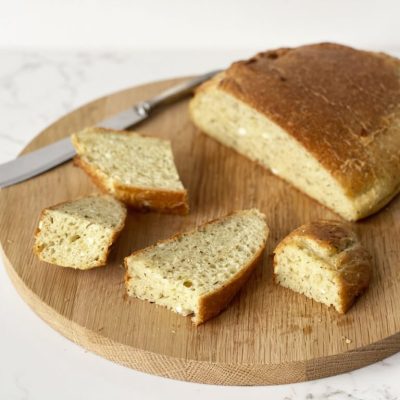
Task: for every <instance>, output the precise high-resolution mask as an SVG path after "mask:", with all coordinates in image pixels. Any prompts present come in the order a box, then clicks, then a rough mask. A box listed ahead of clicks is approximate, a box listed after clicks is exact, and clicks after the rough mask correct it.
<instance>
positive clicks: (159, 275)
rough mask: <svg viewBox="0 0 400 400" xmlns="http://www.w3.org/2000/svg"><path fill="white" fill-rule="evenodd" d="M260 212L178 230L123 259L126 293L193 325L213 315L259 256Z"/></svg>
mask: <svg viewBox="0 0 400 400" xmlns="http://www.w3.org/2000/svg"><path fill="white" fill-rule="evenodd" d="M268 232H269V230H268V226H267V223H266V221H265V216H264V215H263V214H262V213H260V212H259V211H258V210H256V209H251V210H242V211H237V212H235V213H233V214H230V215H228V216H226V217H223V218H220V219H217V220H214V221H211V222H209V223H207V224H204V225H202V226H200V227H198V228H197V229H196V230H194V231H191V232H187V233H183V234H178V235H176V236H174V237H172V238H170V239H167V240H164V241H160V242H158V243H156V244H155V245H154V246H150V247H148V248H145V249H143V250H139V251H137V252H135V253H133V254H132V255H130V256H129V257H127V258H126V259H125V268H126V277H125V282H126V289H127V292H128V294H129V295H131V296H136V297H138V298H139V299H143V300H148V301H150V302H154V303H156V304H158V305H162V306H165V307H167V308H168V309H170V310H172V311H174V312H176V313H178V314H181V315H185V316H186V315H191V314H194V316H193V318H192V321H193V322H194V323H195V324H196V325H198V324H201V323H203V322H205V321H207V320H208V319H210V318H212V317H214V316H216V315H217V314H219V313H220V312H221V311H222V310H223V309H224V308H225V307H226V306H227V305H228V304H229V302H230V301H231V299H232V298H233V296H234V295H235V294H236V293H237V292H238V291H239V289H240V288H241V287H242V286H243V285H244V283H245V282H246V281H247V279H248V277H249V276H250V274H251V272H252V271H253V269H254V268H255V266H256V265H257V261H258V260H259V259H260V257H261V256H262V253H263V250H264V248H265V244H266V240H267V237H268Z"/></svg>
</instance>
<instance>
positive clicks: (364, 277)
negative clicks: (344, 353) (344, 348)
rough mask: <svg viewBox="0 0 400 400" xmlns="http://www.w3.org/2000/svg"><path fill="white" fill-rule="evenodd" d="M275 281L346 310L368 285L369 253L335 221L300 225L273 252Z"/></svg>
mask: <svg viewBox="0 0 400 400" xmlns="http://www.w3.org/2000/svg"><path fill="white" fill-rule="evenodd" d="M274 276H275V282H276V283H278V284H280V285H282V286H283V287H286V288H289V289H292V290H294V291H295V292H298V293H302V294H304V295H305V296H307V297H309V298H310V299H313V300H315V301H318V302H320V303H323V304H326V305H327V306H331V305H332V306H333V307H334V308H335V309H336V310H337V311H338V312H339V313H341V314H343V313H345V312H346V311H347V310H348V309H349V308H350V307H351V306H352V304H353V303H354V301H355V299H356V297H357V296H358V295H360V294H361V293H362V292H363V291H364V290H365V289H366V288H367V287H368V285H369V281H370V278H371V265H370V256H369V254H368V252H367V250H366V249H365V248H364V247H362V245H361V244H360V242H359V240H358V239H357V236H356V235H355V233H354V232H352V231H351V230H350V229H349V228H348V227H347V226H346V225H344V224H343V223H341V222H338V221H330V220H321V221H316V222H312V223H310V224H306V225H303V226H301V227H300V228H298V229H296V230H294V231H293V232H292V233H290V234H289V235H288V236H287V237H286V238H285V239H283V240H282V241H281V242H280V243H279V245H278V246H277V248H276V249H275V252H274Z"/></svg>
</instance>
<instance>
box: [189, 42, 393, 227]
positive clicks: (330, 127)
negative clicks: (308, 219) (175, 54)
mask: <svg viewBox="0 0 400 400" xmlns="http://www.w3.org/2000/svg"><path fill="white" fill-rule="evenodd" d="M190 113H191V118H192V120H193V122H194V123H195V125H197V126H198V128H200V129H201V130H202V131H203V132H204V133H206V134H208V135H210V136H211V137H213V138H214V139H216V140H218V141H219V142H221V143H223V144H224V145H226V146H229V147H231V148H233V149H235V150H236V151H238V152H239V153H241V154H243V155H245V156H246V157H248V158H250V159H251V160H254V161H256V162H258V163H259V164H261V165H262V166H264V167H266V168H268V169H270V170H271V171H272V172H273V173H274V174H276V175H278V176H280V177H282V178H283V179H284V180H286V181H287V182H289V183H290V184H292V185H293V186H295V187H296V188H297V189H299V190H301V191H302V192H304V193H305V194H307V195H308V196H310V197H312V198H314V199H316V200H317V201H318V202H320V203H321V204H323V205H325V206H326V207H328V208H330V209H332V210H333V211H335V212H336V213H338V214H339V215H340V216H342V217H343V218H345V219H347V220H350V221H355V220H359V219H361V218H363V217H366V216H368V215H370V214H373V213H375V212H376V211H378V210H380V209H381V208H382V207H383V206H384V205H385V204H387V203H388V202H389V201H390V200H391V199H392V198H393V197H394V196H395V195H396V194H397V193H398V192H399V190H400V61H399V60H397V59H395V58H393V57H390V56H388V55H386V54H383V53H373V52H367V51H360V50H355V49H353V48H350V47H347V46H342V45H338V44H332V43H321V44H314V45H308V46H301V47H297V48H283V49H278V50H272V51H267V52H264V53H260V54H257V55H256V56H255V57H253V58H251V59H249V60H247V61H240V62H237V63H234V64H233V65H232V66H231V67H230V68H228V69H227V70H226V71H224V72H222V73H220V74H218V75H217V76H215V77H214V78H213V79H212V80H210V81H208V82H206V83H204V84H203V85H202V86H200V88H199V89H198V90H197V92H196V95H195V96H194V98H193V99H192V101H191V103H190Z"/></svg>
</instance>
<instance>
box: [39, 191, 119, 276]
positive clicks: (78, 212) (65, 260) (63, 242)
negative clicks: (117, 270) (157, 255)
mask: <svg viewBox="0 0 400 400" xmlns="http://www.w3.org/2000/svg"><path fill="white" fill-rule="evenodd" d="M125 219H126V207H125V206H124V205H123V204H122V203H120V202H119V201H118V200H115V199H114V198H113V197H112V196H108V195H102V196H99V195H93V196H87V197H82V198H80V199H77V200H73V201H68V202H65V203H61V204H57V205H55V206H53V207H49V208H46V209H44V210H43V211H42V213H41V215H40V220H39V225H38V228H37V230H36V234H35V244H34V248H33V249H34V252H35V254H36V255H37V256H38V257H39V258H40V259H41V260H42V261H45V262H48V263H50V264H56V265H59V266H62V267H70V268H75V269H90V268H94V267H100V266H103V265H105V264H106V262H107V257H108V254H109V251H110V248H111V245H112V244H113V243H114V242H115V240H116V239H117V237H118V235H119V233H120V232H121V230H122V228H123V227H124V225H125Z"/></svg>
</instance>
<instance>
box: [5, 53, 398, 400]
mask: <svg viewBox="0 0 400 400" xmlns="http://www.w3.org/2000/svg"><path fill="white" fill-rule="evenodd" d="M252 52H253V49H251V50H248V51H229V52H221V51H217V50H213V51H212V50H211V51H204V50H203V51H198V52H196V51H191V52H188V51H178V50H176V51H173V52H171V51H169V52H168V53H166V52H165V51H132V52H108V53H99V52H95V53H88V52H80V53H77V52H70V51H62V52H51V51H47V52H46V51H40V52H39V51H36V52H33V51H21V50H18V51H17V50H15V51H6V50H1V51H0V60H1V62H0V115H1V124H0V163H1V162H4V161H7V160H10V159H12V158H14V157H15V156H16V155H17V153H18V152H19V151H20V150H21V149H22V148H23V146H24V145H25V144H26V143H27V142H28V141H29V140H31V139H32V138H33V137H34V136H35V135H36V134H37V133H38V132H40V131H41V130H42V129H43V128H45V127H46V126H47V125H49V124H50V123H52V122H53V121H54V120H56V119H57V118H59V117H61V116H62V115H64V114H65V113H67V112H69V111H71V110H73V109H74V108H76V107H78V106H80V105H82V104H84V103H86V102H88V101H90V100H93V99H95V98H97V97H99V96H103V95H105V94H108V93H110V92H114V91H117V90H120V89H124V88H126V87H129V86H133V85H135V84H138V83H144V82H146V81H151V80H157V79H164V78H168V77H173V76H179V75H190V74H196V73H201V72H205V71H208V70H211V69H214V68H219V67H224V66H226V65H227V64H228V63H229V62H230V61H231V60H235V59H237V58H240V57H243V56H247V55H250V54H251V53H252ZM172 61H173V62H172ZM2 212H4V210H2ZM0 264H1V265H0V282H1V285H0V320H1V321H2V328H1V329H0V399H7V400H8V399H29V400H31V399H50V398H57V399H60V400H62V399H81V398H82V399H91V398H96V399H97V400H101V399H110V398H112V399H122V398H128V396H129V397H132V396H133V397H134V398H139V399H143V400H147V399H159V398H160V397H161V396H163V397H164V398H174V399H184V398H190V399H192V400H195V399H204V398H207V399H212V398H216V399H217V398H218V399H220V398H227V397H228V396H229V398H232V399H243V398H246V399H261V398H263V399H264V398H274V399H281V400H291V399H307V400H311V399H335V400H336V399H354V400H356V399H357V400H359V399H365V400H369V399H371V400H379V399H388V400H389V399H390V400H394V399H399V398H400V379H399V377H400V353H399V354H397V355H395V356H392V357H390V358H388V359H386V360H384V361H382V362H379V363H377V364H374V365H371V366H369V367H366V368H363V369H360V370H358V371H354V372H352V373H347V374H343V375H340V376H336V377H331V378H327V379H322V380H318V381H313V382H305V383H299V384H293V385H281V386H269V387H218V386H208V385H200V384H192V383H185V382H178V381H173V380H169V379H164V378H160V377H154V376H151V375H147V374H143V373H140V372H136V371H133V370H130V369H127V368H125V367H122V366H119V365H117V364H114V363H112V362H110V361H107V360H105V359H103V358H101V357H99V356H97V355H94V354H92V353H90V352H88V351H86V350H85V349H83V348H81V347H79V346H77V345H75V344H74V343H71V342H70V341H68V340H67V339H65V338H64V337H62V336H61V335H60V334H58V333H57V332H55V331H53V330H52V329H51V328H50V327H48V326H47V325H46V324H45V323H44V322H43V321H42V320H40V319H39V317H37V316H36V315H35V314H34V313H33V312H32V311H31V310H30V309H29V307H28V306H27V305H26V304H25V303H24V302H23V301H22V299H21V298H20V297H19V296H18V294H17V293H16V291H15V289H14V288H13V286H12V284H11V282H10V280H9V278H8V276H7V274H6V272H5V269H4V268H3V265H2V262H1V263H0Z"/></svg>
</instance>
